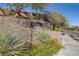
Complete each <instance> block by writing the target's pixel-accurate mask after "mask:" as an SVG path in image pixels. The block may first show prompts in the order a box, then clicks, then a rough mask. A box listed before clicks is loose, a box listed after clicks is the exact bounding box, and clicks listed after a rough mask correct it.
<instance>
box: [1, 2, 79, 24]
mask: <svg viewBox="0 0 79 59" xmlns="http://www.w3.org/2000/svg"><path fill="white" fill-rule="evenodd" d="M6 6H7V5H6V4H0V7H3V8H5V7H6ZM25 10H26V11H28V12H31V11H32V10H31V8H26V9H25ZM47 10H49V11H52V10H57V11H59V12H60V13H62V14H63V15H65V17H67V20H68V23H69V25H71V26H76V25H78V26H79V3H53V4H52V5H50V6H49V7H47Z"/></svg>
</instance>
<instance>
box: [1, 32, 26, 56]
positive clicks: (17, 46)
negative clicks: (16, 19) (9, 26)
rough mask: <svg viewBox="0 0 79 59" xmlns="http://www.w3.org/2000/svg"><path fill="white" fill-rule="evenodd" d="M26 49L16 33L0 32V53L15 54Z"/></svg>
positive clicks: (4, 54) (3, 54)
mask: <svg viewBox="0 0 79 59" xmlns="http://www.w3.org/2000/svg"><path fill="white" fill-rule="evenodd" d="M26 49H27V48H26V45H25V44H24V42H23V41H22V40H21V39H20V37H18V36H17V35H16V34H13V33H12V34H11V33H3V32H0V55H2V56H15V55H18V54H20V53H22V52H24V51H25V50H26Z"/></svg>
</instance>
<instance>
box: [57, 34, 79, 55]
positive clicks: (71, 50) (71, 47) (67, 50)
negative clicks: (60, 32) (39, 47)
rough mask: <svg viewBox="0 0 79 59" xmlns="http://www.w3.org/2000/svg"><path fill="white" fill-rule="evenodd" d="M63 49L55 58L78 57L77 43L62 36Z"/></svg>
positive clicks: (78, 44)
mask: <svg viewBox="0 0 79 59" xmlns="http://www.w3.org/2000/svg"><path fill="white" fill-rule="evenodd" d="M62 40H63V45H64V48H63V49H61V50H60V51H59V52H58V53H57V54H56V55H55V56H79V42H78V41H75V40H73V39H72V38H71V37H68V36H67V35H64V36H62Z"/></svg>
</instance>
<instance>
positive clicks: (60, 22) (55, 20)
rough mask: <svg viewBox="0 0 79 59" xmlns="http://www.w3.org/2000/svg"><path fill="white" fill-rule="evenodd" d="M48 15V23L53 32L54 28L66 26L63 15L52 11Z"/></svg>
mask: <svg viewBox="0 0 79 59" xmlns="http://www.w3.org/2000/svg"><path fill="white" fill-rule="evenodd" d="M50 14H51V19H50V22H51V23H52V25H53V30H55V28H56V27H59V26H65V25H67V20H66V17H65V16H64V15H63V14H61V13H59V12H58V11H52V12H50Z"/></svg>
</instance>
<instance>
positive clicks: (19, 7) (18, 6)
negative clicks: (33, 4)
mask: <svg viewBox="0 0 79 59" xmlns="http://www.w3.org/2000/svg"><path fill="white" fill-rule="evenodd" d="M8 6H9V10H11V9H15V10H16V13H18V15H20V12H21V11H22V10H23V9H24V8H26V7H28V6H29V4H23V3H8Z"/></svg>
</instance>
